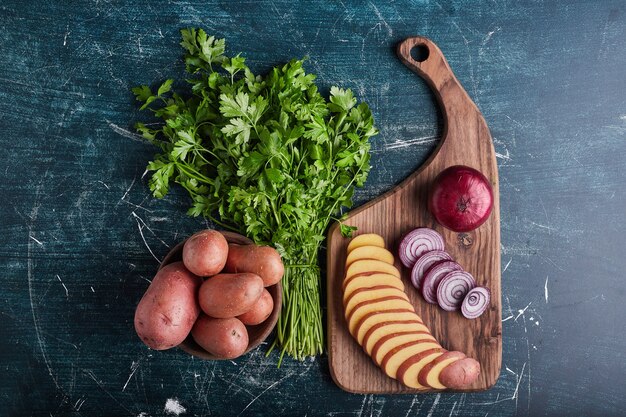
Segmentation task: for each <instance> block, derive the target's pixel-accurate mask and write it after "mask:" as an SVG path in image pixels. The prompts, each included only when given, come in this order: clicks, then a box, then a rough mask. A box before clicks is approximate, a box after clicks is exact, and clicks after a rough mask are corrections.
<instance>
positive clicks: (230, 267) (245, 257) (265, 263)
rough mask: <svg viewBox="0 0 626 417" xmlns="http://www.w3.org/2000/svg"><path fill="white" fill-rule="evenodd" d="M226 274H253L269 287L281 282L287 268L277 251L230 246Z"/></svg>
mask: <svg viewBox="0 0 626 417" xmlns="http://www.w3.org/2000/svg"><path fill="white" fill-rule="evenodd" d="M224 271H226V272H252V273H253V274H257V275H258V276H260V277H261V278H262V279H263V285H264V286H266V287H269V286H270V285H274V284H276V283H277V282H278V281H280V280H281V278H282V277H283V274H284V273H285V267H284V266H283V262H282V260H281V258H280V254H279V253H278V251H276V249H274V248H271V247H269V246H257V245H235V244H230V245H228V259H227V260H226V266H225V267H224Z"/></svg>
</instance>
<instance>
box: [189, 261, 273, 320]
mask: <svg viewBox="0 0 626 417" xmlns="http://www.w3.org/2000/svg"><path fill="white" fill-rule="evenodd" d="M261 294H263V280H262V279H261V277H259V276H258V275H255V274H251V273H248V272H245V273H241V274H218V275H215V276H213V277H211V278H209V279H207V280H206V281H204V283H203V284H202V286H201V287H200V291H199V293H198V299H199V301H200V307H201V308H202V311H204V312H205V313H206V314H208V315H209V316H211V317H215V318H222V319H226V318H230V317H236V316H238V315H240V314H243V313H245V312H246V311H248V310H250V309H251V308H252V306H253V305H254V304H255V303H256V302H257V301H258V300H259V298H260V297H261Z"/></svg>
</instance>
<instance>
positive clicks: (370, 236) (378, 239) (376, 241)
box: [348, 233, 385, 253]
mask: <svg viewBox="0 0 626 417" xmlns="http://www.w3.org/2000/svg"><path fill="white" fill-rule="evenodd" d="M360 246H378V247H380V248H384V247H385V240H384V239H383V238H382V236H379V235H377V234H375V233H367V234H364V235H358V236H356V237H354V238H353V239H352V240H351V241H350V243H348V253H350V252H351V251H352V250H353V249H356V248H358V247H360Z"/></svg>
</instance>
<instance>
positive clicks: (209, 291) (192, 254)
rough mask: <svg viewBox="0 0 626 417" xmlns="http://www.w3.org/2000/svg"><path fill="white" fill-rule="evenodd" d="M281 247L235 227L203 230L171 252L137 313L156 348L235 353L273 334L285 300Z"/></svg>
mask: <svg viewBox="0 0 626 417" xmlns="http://www.w3.org/2000/svg"><path fill="white" fill-rule="evenodd" d="M283 273H284V267H283V264H282V261H281V259H280V255H279V254H278V252H277V251H276V250H275V249H274V248H271V247H269V246H258V245H255V244H254V243H253V242H252V241H251V240H250V239H248V238H246V237H245V236H242V235H240V234H237V233H234V232H228V231H216V230H203V231H200V232H198V233H195V234H194V235H193V236H191V237H189V238H188V239H185V240H184V241H182V242H180V243H179V244H178V245H176V246H175V247H174V248H172V250H171V251H170V252H169V253H168V254H167V255H166V256H165V258H163V261H162V262H161V265H160V266H159V269H158V271H157V274H156V276H155V277H154V279H153V280H152V283H151V284H150V287H148V289H147V290H146V293H145V294H144V296H143V298H142V299H141V301H140V302H139V305H138V306H137V310H136V312H135V330H136V331H137V334H138V335H139V337H140V338H141V340H142V341H143V342H144V343H145V344H146V345H148V346H149V347H150V348H152V349H157V350H165V349H169V348H172V347H179V348H181V349H182V350H184V351H185V352H187V353H189V354H191V355H193V356H196V357H198V358H201V359H208V360H225V359H235V358H237V357H239V356H242V355H244V354H246V353H248V352H249V351H251V350H252V349H254V348H256V347H257V346H259V345H260V344H261V343H262V342H263V341H264V340H265V339H267V337H268V336H269V335H270V333H271V332H272V330H273V329H274V327H275V326H276V323H277V321H278V316H279V315H280V310H281V306H282V285H281V282H280V280H281V278H282V276H283Z"/></svg>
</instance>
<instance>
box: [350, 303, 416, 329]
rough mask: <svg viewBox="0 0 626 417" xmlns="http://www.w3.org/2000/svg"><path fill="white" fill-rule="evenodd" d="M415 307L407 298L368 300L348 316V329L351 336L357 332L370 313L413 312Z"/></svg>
mask: <svg viewBox="0 0 626 417" xmlns="http://www.w3.org/2000/svg"><path fill="white" fill-rule="evenodd" d="M412 309H413V306H412V305H411V303H410V302H409V300H407V299H406V298H402V297H398V296H395V295H391V296H389V297H383V298H378V299H375V300H368V301H363V302H362V303H359V304H358V305H357V306H356V307H355V308H354V309H353V310H352V311H351V312H350V315H347V316H346V320H347V321H348V328H349V330H350V334H354V333H355V332H356V326H357V324H358V323H359V322H360V321H361V319H362V318H363V317H365V316H366V315H368V314H369V313H375V312H380V311H389V310H409V311H410V310H412Z"/></svg>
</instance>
